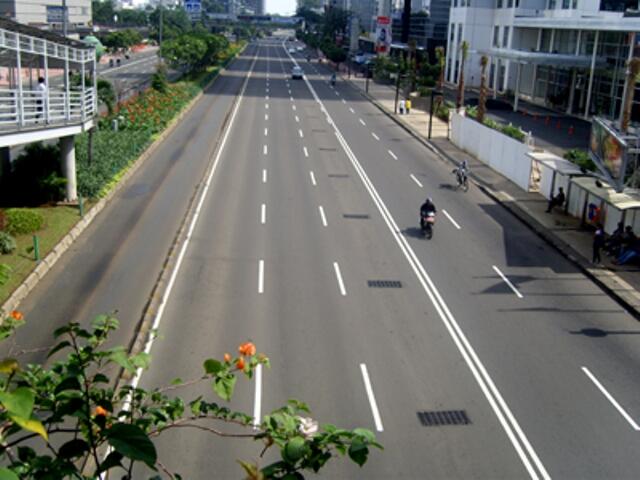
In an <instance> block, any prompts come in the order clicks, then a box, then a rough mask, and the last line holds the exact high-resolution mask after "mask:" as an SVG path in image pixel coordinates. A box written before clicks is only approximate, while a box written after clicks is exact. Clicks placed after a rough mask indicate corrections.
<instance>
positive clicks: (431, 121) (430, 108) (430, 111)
mask: <svg viewBox="0 0 640 480" xmlns="http://www.w3.org/2000/svg"><path fill="white" fill-rule="evenodd" d="M436 93H437V94H438V95H442V92H438V91H436V89H435V88H432V89H431V104H430V105H429V131H428V133H427V138H428V139H429V140H431V124H432V123H433V97H434V95H435V94H436Z"/></svg>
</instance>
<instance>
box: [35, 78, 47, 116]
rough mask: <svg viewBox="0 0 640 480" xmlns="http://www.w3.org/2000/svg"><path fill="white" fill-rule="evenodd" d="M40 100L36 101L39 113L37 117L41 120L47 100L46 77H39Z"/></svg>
mask: <svg viewBox="0 0 640 480" xmlns="http://www.w3.org/2000/svg"><path fill="white" fill-rule="evenodd" d="M37 88H38V90H37V91H38V98H37V100H36V104H37V111H38V114H37V115H36V118H37V119H40V117H41V116H42V112H43V111H44V106H45V102H46V100H47V83H46V82H45V81H44V77H38V87H37Z"/></svg>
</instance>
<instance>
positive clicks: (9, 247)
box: [0, 232, 16, 255]
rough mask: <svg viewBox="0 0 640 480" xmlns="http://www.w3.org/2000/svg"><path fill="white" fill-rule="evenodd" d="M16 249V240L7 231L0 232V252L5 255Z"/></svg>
mask: <svg viewBox="0 0 640 480" xmlns="http://www.w3.org/2000/svg"><path fill="white" fill-rule="evenodd" d="M15 249H16V240H15V238H13V237H12V236H11V235H9V234H8V233H7V232H0V254H2V255H7V254H9V253H11V252H13V251H14V250H15Z"/></svg>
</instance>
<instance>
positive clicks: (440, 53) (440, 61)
mask: <svg viewBox="0 0 640 480" xmlns="http://www.w3.org/2000/svg"><path fill="white" fill-rule="evenodd" d="M445 60H446V54H445V51H444V47H436V62H437V63H436V64H437V65H438V68H439V69H440V73H439V74H438V91H439V92H442V88H443V86H444V64H445ZM443 101H444V97H443V96H442V93H441V94H440V95H438V96H437V97H436V102H435V103H436V107H435V111H436V112H437V111H438V109H439V108H440V105H441V104H442V102H443Z"/></svg>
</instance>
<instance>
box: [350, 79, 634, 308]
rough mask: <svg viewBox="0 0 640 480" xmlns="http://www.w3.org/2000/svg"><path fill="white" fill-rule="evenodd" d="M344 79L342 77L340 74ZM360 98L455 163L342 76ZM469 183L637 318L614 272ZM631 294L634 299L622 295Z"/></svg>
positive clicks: (626, 286)
mask: <svg viewBox="0 0 640 480" xmlns="http://www.w3.org/2000/svg"><path fill="white" fill-rule="evenodd" d="M343 78H344V77H343ZM345 80H346V81H347V82H349V84H350V85H351V86H352V88H354V89H355V90H356V91H357V92H358V93H359V94H360V95H361V96H362V97H364V98H366V99H367V100H369V101H370V102H371V103H372V104H373V105H375V106H376V108H378V110H380V111H381V112H382V113H384V114H385V115H386V116H387V117H389V118H390V119H392V120H393V121H394V122H395V123H396V124H398V125H399V126H400V127H401V128H402V129H403V130H405V131H406V132H407V133H409V134H410V135H411V136H412V137H413V138H415V139H416V140H418V141H419V142H420V143H421V144H422V145H424V146H425V147H427V148H428V149H429V150H431V151H432V152H433V153H434V154H435V155H437V156H438V157H439V158H440V159H442V160H444V161H447V162H450V163H453V164H454V165H458V162H457V161H456V160H455V159H454V158H452V157H450V156H449V155H448V154H447V153H446V152H444V151H443V150H441V149H440V148H439V147H438V146H437V145H434V144H432V143H431V142H429V141H428V140H426V139H424V138H423V137H422V136H421V135H420V134H419V133H418V132H416V131H415V130H414V129H413V128H411V127H410V126H408V125H407V124H405V123H404V122H402V121H401V120H400V119H398V118H396V117H395V116H394V115H393V114H391V113H390V112H388V111H387V110H386V109H385V108H384V106H382V104H380V102H378V101H377V100H376V99H374V98H373V97H372V96H371V95H369V94H368V93H366V92H364V91H362V90H361V89H360V88H359V87H358V86H357V85H355V84H354V83H353V82H352V81H351V80H348V79H345ZM470 178H471V179H472V181H473V183H474V184H475V185H476V186H477V187H478V188H479V189H480V191H482V192H483V193H484V194H485V195H487V196H488V197H489V198H491V199H492V200H493V201H494V202H496V203H497V204H499V205H502V206H503V207H504V208H505V209H506V210H507V211H509V212H510V213H511V214H512V215H513V216H514V217H516V218H517V219H518V220H520V222H522V223H523V224H524V225H525V226H526V227H527V228H529V229H530V230H531V231H532V232H533V233H535V234H536V235H538V237H540V238H541V239H542V240H544V241H545V242H546V243H547V244H549V245H550V246H552V247H553V248H555V249H556V250H557V251H558V252H559V253H560V254H561V255H562V256H563V257H565V258H566V259H567V260H569V261H570V262H571V263H572V264H573V265H575V266H576V267H577V268H578V270H580V271H581V272H582V273H583V274H584V275H585V276H586V277H587V278H589V279H590V280H591V281H593V283H595V284H596V285H597V286H598V287H600V289H601V290H603V291H604V292H605V293H606V294H607V295H609V296H610V297H611V298H612V299H613V300H615V301H616V302H617V303H618V304H619V305H620V306H621V307H622V308H624V309H625V310H626V311H627V312H629V314H631V315H632V316H633V317H634V318H635V319H636V320H640V295H639V294H638V292H636V291H635V289H634V288H633V287H631V285H629V284H628V283H627V282H626V281H624V280H623V279H622V278H620V277H619V276H618V275H616V274H615V273H614V272H611V271H610V270H607V269H605V268H594V267H593V266H592V265H591V263H590V262H589V261H588V259H586V258H585V257H584V256H583V255H582V254H580V253H578V252H576V251H575V250H574V249H573V248H572V247H571V246H570V245H568V244H567V243H566V242H564V241H563V240H561V239H559V238H558V237H557V236H556V235H554V234H553V233H551V232H549V231H548V230H547V229H546V228H545V227H544V226H542V225H541V224H540V223H539V222H538V221H537V220H536V219H535V218H533V217H531V215H529V214H528V213H527V212H525V211H524V210H522V209H521V208H520V207H519V206H518V205H517V203H516V202H512V201H507V200H505V199H503V198H501V197H500V195H499V192H496V191H494V190H493V189H492V188H490V187H488V186H487V185H486V184H485V183H484V182H483V181H482V180H480V179H479V178H477V177H476V176H474V175H470ZM610 283H613V284H617V288H616V287H614V286H612V285H610ZM625 293H626V294H627V295H629V296H634V297H636V298H635V302H633V301H632V300H630V299H627V298H626V295H624V294H625Z"/></svg>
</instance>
